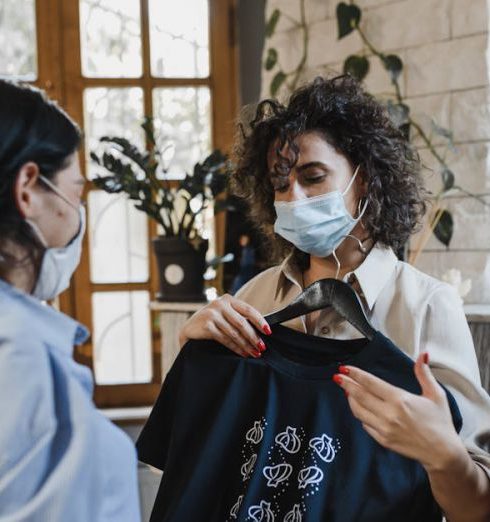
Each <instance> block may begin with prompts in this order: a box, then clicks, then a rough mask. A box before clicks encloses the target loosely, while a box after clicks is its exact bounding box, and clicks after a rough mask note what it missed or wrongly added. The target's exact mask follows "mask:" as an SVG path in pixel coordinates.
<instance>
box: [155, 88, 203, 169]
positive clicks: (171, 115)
mask: <svg viewBox="0 0 490 522" xmlns="http://www.w3.org/2000/svg"><path fill="white" fill-rule="evenodd" d="M153 110H154V113H155V129H156V130H157V132H158V133H159V135H160V139H161V141H162V142H163V144H164V146H166V147H167V149H166V153H165V155H164V157H165V159H166V161H167V162H168V165H166V167H168V168H169V177H182V175H183V174H184V173H186V172H189V173H191V172H192V169H193V166H194V164H195V163H196V162H197V161H201V160H203V159H204V157H205V156H206V155H207V154H209V152H210V149H211V109H210V93H209V88H208V87H177V88H169V87H165V88H158V89H154V90H153ZM169 152H170V153H169Z"/></svg>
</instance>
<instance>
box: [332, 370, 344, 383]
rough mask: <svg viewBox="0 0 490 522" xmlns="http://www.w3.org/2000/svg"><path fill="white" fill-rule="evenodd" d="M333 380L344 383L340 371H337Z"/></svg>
mask: <svg viewBox="0 0 490 522" xmlns="http://www.w3.org/2000/svg"><path fill="white" fill-rule="evenodd" d="M332 381H333V382H334V383H335V384H342V376H341V375H339V374H338V373H336V374H335V375H334V376H333V377H332Z"/></svg>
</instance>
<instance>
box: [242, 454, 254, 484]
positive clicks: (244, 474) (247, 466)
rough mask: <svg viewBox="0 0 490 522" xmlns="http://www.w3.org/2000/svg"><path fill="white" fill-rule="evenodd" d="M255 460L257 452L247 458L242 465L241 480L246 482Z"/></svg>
mask: <svg viewBox="0 0 490 522" xmlns="http://www.w3.org/2000/svg"><path fill="white" fill-rule="evenodd" d="M256 462H257V454H256V453H254V454H253V455H252V456H251V457H250V458H249V459H248V460H247V462H245V464H244V465H243V466H242V469H241V471H242V477H243V481H244V482H246V481H247V480H248V479H249V478H250V476H251V475H252V472H253V470H254V466H255V463H256Z"/></svg>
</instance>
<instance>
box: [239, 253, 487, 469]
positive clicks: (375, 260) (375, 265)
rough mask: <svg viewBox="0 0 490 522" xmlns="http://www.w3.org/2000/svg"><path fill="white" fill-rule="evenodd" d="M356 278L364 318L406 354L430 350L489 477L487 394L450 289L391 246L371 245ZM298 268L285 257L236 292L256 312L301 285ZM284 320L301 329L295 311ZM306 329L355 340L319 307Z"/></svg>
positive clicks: (465, 436)
mask: <svg viewBox="0 0 490 522" xmlns="http://www.w3.org/2000/svg"><path fill="white" fill-rule="evenodd" d="M356 279H357V282H358V287H359V288H360V290H361V292H360V296H361V299H362V301H363V305H364V308H365V311H366V314H367V316H368V317H369V319H370V321H371V324H372V325H373V326H374V327H375V328H376V329H377V330H379V331H381V333H383V334H384V335H385V336H387V337H388V338H390V339H391V340H392V341H393V342H394V343H395V344H396V345H397V346H398V347H399V348H400V349H401V350H403V351H404V352H405V353H406V354H407V355H408V356H409V357H411V358H412V359H414V360H415V359H416V358H417V356H418V354H419V353H421V352H425V351H426V352H428V353H429V356H430V357H429V360H430V366H431V369H432V371H433V373H434V375H435V377H436V379H437V380H438V381H439V382H440V383H442V384H444V385H445V386H446V387H447V388H448V390H450V391H451V393H452V394H453V396H454V398H455V399H456V402H457V403H458V406H459V409H460V411H461V415H462V418H463V427H462V429H461V432H460V437H461V439H462V440H463V442H464V444H465V446H466V448H467V449H468V452H469V453H470V455H471V457H472V459H473V460H474V461H475V462H477V463H478V464H480V465H481V466H482V467H483V468H484V469H485V471H486V472H487V474H488V475H489V477H490V397H489V395H488V394H487V393H486V391H485V390H484V389H483V388H482V386H481V380H480V374H479V370H478V364H477V360H476V355H475V349H474V345H473V339H472V337H471V333H470V330H469V327H468V323H467V321H466V317H465V314H464V311H463V306H462V301H461V299H460V297H459V295H458V294H457V293H456V291H455V290H454V289H453V288H452V287H451V286H449V285H448V284H446V283H443V282H441V281H438V280H437V279H434V278H432V277H430V276H428V275H427V274H424V273H422V272H420V271H419V270H417V269H416V268H414V267H413V266H411V265H409V264H407V263H404V262H402V261H399V260H398V259H397V257H396V256H395V254H394V253H393V251H392V250H391V249H386V248H382V247H379V246H375V247H374V248H373V249H372V250H371V252H370V253H369V254H368V256H367V257H366V259H365V260H364V262H363V263H362V264H361V265H360V266H359V267H358V268H357V269H356V270H354V272H351V273H349V274H346V276H345V278H344V280H346V281H349V282H353V281H354V280H356ZM301 281H302V274H301V272H300V270H299V269H298V268H297V266H296V264H295V263H294V261H293V258H292V257H288V258H286V260H285V261H284V262H283V263H282V264H281V265H279V266H275V267H272V268H270V269H268V270H265V271H264V272H262V273H260V274H259V275H257V276H256V277H254V278H253V279H252V280H251V281H249V282H248V283H247V284H246V285H245V286H243V287H242V288H241V289H240V290H239V292H238V293H237V294H236V297H237V298H239V299H242V300H243V301H245V302H247V303H249V304H250V305H251V306H253V307H254V308H256V309H257V310H258V311H259V312H261V313H262V314H264V315H265V314H268V313H270V312H273V311H275V310H278V309H280V308H282V307H283V306H286V305H287V304H288V303H290V302H291V301H292V300H293V299H294V298H295V297H297V296H298V295H299V294H300V292H301V291H302V286H301ZM284 324H285V326H288V327H290V328H293V329H295V330H299V331H302V332H306V326H305V324H306V323H305V319H304V317H299V318H297V319H293V320H291V321H288V322H286V323H284ZM311 333H312V334H313V335H317V336H321V337H330V338H336V339H354V338H359V337H361V334H360V333H359V332H358V331H357V330H356V329H355V328H354V327H353V326H351V325H350V324H349V323H348V322H347V321H344V320H343V319H342V318H340V316H339V315H338V314H337V313H336V312H335V311H333V310H326V311H322V312H321V313H320V316H319V318H318V321H317V322H316V326H315V331H314V332H311Z"/></svg>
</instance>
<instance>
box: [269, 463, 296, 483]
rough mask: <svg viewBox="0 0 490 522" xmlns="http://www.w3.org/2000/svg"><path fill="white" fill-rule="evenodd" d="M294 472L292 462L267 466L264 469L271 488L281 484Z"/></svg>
mask: <svg viewBox="0 0 490 522" xmlns="http://www.w3.org/2000/svg"><path fill="white" fill-rule="evenodd" d="M292 472H293V466H291V464H278V465H277V466H265V467H264V469H263V470H262V473H263V474H264V477H265V478H266V479H267V485H268V486H269V487H270V488H277V486H279V484H281V483H282V482H284V481H286V480H287V479H288V478H289V477H290V475H291V473H292Z"/></svg>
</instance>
